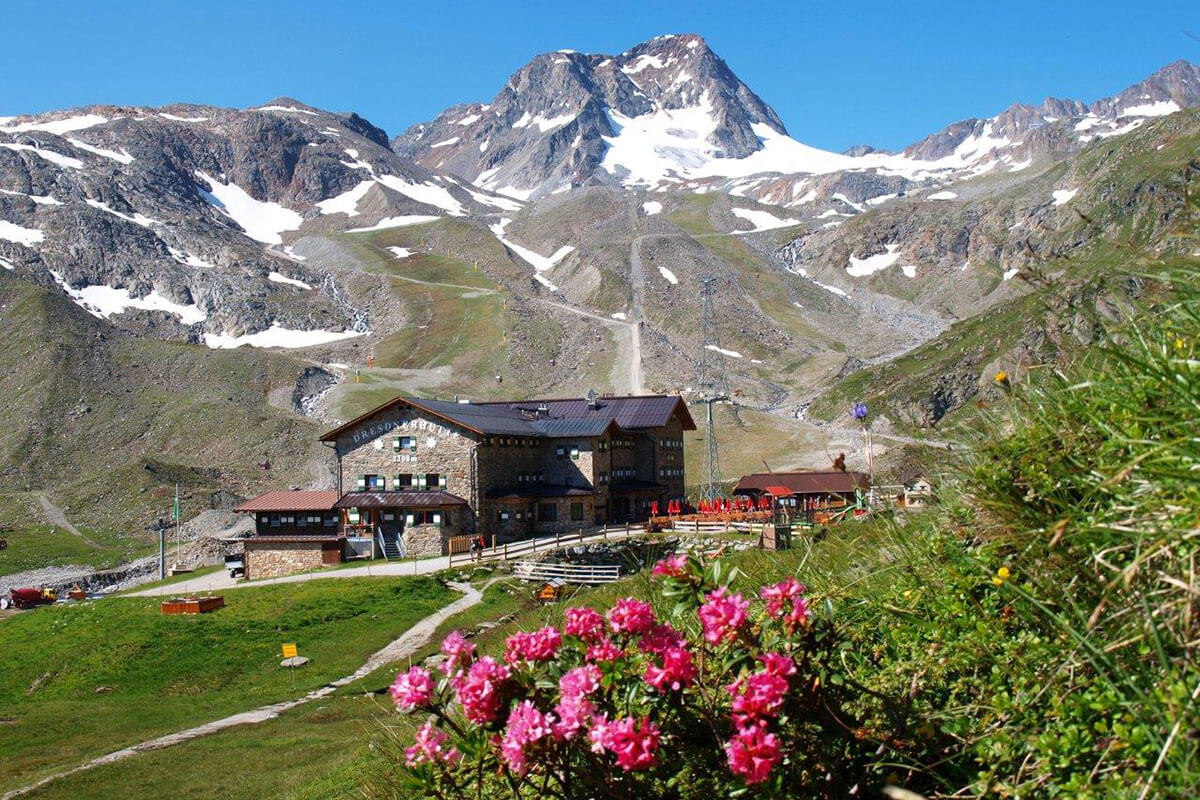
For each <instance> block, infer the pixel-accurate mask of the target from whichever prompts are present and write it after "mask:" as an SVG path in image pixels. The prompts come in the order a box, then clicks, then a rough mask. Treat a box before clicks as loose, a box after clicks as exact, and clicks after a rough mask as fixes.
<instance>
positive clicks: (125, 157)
mask: <svg viewBox="0 0 1200 800" xmlns="http://www.w3.org/2000/svg"><path fill="white" fill-rule="evenodd" d="M67 141H68V142H70V143H71V144H73V145H75V146H76V147H78V148H79V149H80V150H87V151H88V152H89V153H94V154H96V155H98V156H104V157H105V158H110V159H112V160H113V161H116V162H117V163H118V164H132V163H133V156H131V155H129V153H127V152H125V150H124V149H122V150H121V152H119V153H118V152H116V151H115V150H105V149H104V148H103V147H95V146H93V145H90V144H88V143H87V142H84V141H81V140H79V139H76V138H74V137H71V136H68V137H67Z"/></svg>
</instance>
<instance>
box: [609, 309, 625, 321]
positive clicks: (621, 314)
mask: <svg viewBox="0 0 1200 800" xmlns="http://www.w3.org/2000/svg"><path fill="white" fill-rule="evenodd" d="M609 316H611V317H612V318H613V319H619V320H621V321H622V322H624V321H625V312H624V311H618V312H616V313H615V314H610V315H609Z"/></svg>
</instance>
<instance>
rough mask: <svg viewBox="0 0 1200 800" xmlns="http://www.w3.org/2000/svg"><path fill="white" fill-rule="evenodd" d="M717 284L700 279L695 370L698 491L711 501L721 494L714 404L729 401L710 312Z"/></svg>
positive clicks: (709, 277)
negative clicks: (700, 440) (701, 430)
mask: <svg viewBox="0 0 1200 800" xmlns="http://www.w3.org/2000/svg"><path fill="white" fill-rule="evenodd" d="M716 282H717V277H716V276H715V275H705V276H704V277H703V278H701V279H700V285H701V287H702V288H701V298H702V300H703V306H702V309H703V310H702V312H701V316H700V338H701V346H700V360H699V361H698V363H697V368H696V391H697V392H699V394H700V402H702V403H704V405H705V410H706V414H705V417H706V427H705V440H706V441H707V443H708V455H707V458H706V463H705V466H706V467H707V474H706V475H705V480H704V485H703V488H702V489H701V497H702V498H703V499H705V500H714V499H716V498H717V497H720V496H721V494H722V492H721V460H720V454H719V452H718V448H717V430H716V423H715V421H714V420H713V404H714V403H721V402H725V401H728V400H729V379H728V378H727V377H726V374H725V358H724V356H723V355H722V353H721V349H720V348H721V342H720V337H719V335H718V332H717V315H716V312H715V311H714V310H713V285H714V284H715V283H716Z"/></svg>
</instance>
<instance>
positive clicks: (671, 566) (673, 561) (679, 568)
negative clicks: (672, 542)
mask: <svg viewBox="0 0 1200 800" xmlns="http://www.w3.org/2000/svg"><path fill="white" fill-rule="evenodd" d="M651 574H652V575H654V576H655V577H658V576H660V575H661V576H662V577H664V578H682V577H684V576H686V575H687V574H688V566H687V556H686V555H684V554H683V553H675V554H673V555H669V556H667V557H666V558H664V559H663V560H661V561H659V562H658V563H657V564H655V565H654V569H653V570H651Z"/></svg>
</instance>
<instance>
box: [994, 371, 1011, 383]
mask: <svg viewBox="0 0 1200 800" xmlns="http://www.w3.org/2000/svg"><path fill="white" fill-rule="evenodd" d="M995 379H996V383H998V384H1000V385H1001V386H1007V385H1008V373H1007V372H1005V371H1004V370H1000V371H999V372H997V373H996V375H995Z"/></svg>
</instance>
